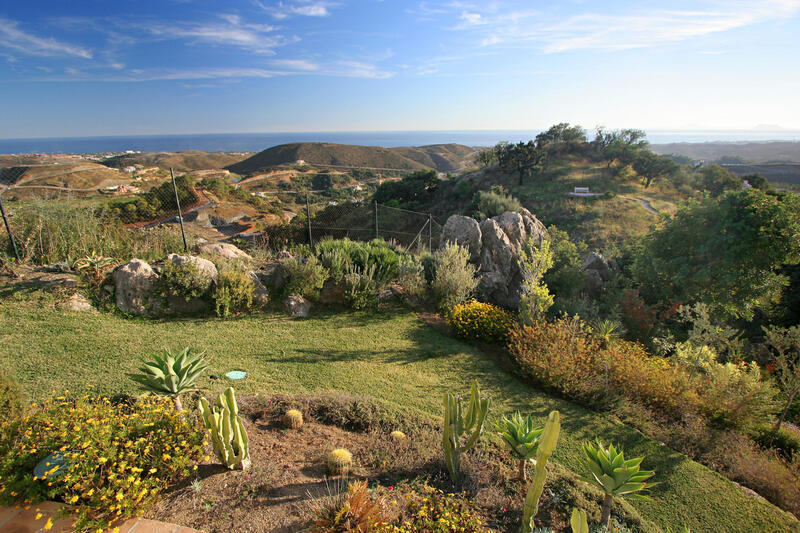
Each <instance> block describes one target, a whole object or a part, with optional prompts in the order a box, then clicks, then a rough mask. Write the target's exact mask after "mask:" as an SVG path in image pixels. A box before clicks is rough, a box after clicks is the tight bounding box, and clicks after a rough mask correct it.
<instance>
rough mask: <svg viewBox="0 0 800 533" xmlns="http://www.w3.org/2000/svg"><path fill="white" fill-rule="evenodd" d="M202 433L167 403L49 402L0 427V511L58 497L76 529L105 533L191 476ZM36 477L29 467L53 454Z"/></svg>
mask: <svg viewBox="0 0 800 533" xmlns="http://www.w3.org/2000/svg"><path fill="white" fill-rule="evenodd" d="M203 440H204V432H203V431H202V428H201V427H200V426H199V425H198V424H197V421H196V420H195V419H188V418H187V419H182V418H181V417H180V416H179V415H178V414H177V413H176V411H175V409H174V407H173V405H172V402H171V400H169V399H165V398H149V399H143V400H135V401H123V402H112V401H111V400H109V399H108V398H105V397H100V398H92V397H88V396H83V397H70V396H67V393H65V395H63V396H58V397H56V398H54V399H51V400H48V401H46V402H44V403H43V404H41V405H39V406H37V407H36V408H34V409H32V410H31V411H30V412H29V413H28V414H27V415H26V416H24V417H17V418H15V419H13V420H11V421H8V422H4V423H2V424H0V506H3V505H10V504H23V505H29V504H33V503H36V502H38V501H41V500H61V501H63V502H65V503H67V504H69V505H71V506H72V509H73V510H72V512H73V514H74V517H75V519H76V527H77V528H78V529H79V530H84V531H86V530H90V531H95V530H97V529H104V528H106V527H108V526H109V524H111V523H112V522H113V521H115V520H117V519H118V518H124V517H129V516H138V515H141V514H142V512H143V510H144V507H145V506H146V505H147V504H148V503H149V502H151V501H152V500H153V499H154V498H155V497H156V496H157V495H158V493H159V492H160V491H162V490H164V489H165V488H166V487H167V486H168V485H169V484H170V483H174V482H175V481H177V480H179V479H181V478H184V477H186V476H188V475H189V473H190V472H191V470H192V469H193V468H196V466H195V465H194V463H195V462H196V461H197V460H198V459H199V458H200V456H201V455H202V451H203V446H204V442H203ZM54 453H55V454H57V457H60V460H57V459H54V460H53V464H52V465H51V464H49V463H45V471H44V472H43V473H40V475H39V477H38V478H37V477H36V475H35V474H34V468H35V467H36V466H37V465H38V464H39V463H40V462H41V461H43V460H45V459H47V458H48V457H50V455H51V454H54Z"/></svg>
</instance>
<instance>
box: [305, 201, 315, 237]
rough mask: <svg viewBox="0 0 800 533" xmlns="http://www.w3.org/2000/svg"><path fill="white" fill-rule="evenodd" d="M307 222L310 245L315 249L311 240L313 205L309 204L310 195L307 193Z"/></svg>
mask: <svg viewBox="0 0 800 533" xmlns="http://www.w3.org/2000/svg"><path fill="white" fill-rule="evenodd" d="M306 221H307V224H308V245H309V246H310V247H312V248H313V247H314V241H313V240H312V238H311V204H310V203H309V202H308V193H306Z"/></svg>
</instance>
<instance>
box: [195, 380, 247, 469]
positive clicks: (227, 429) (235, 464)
mask: <svg viewBox="0 0 800 533" xmlns="http://www.w3.org/2000/svg"><path fill="white" fill-rule="evenodd" d="M217 404H218V405H215V406H213V407H210V406H209V405H208V401H206V399H205V398H200V414H201V415H202V417H203V424H205V426H206V429H208V430H209V431H210V432H211V442H212V444H213V446H214V453H215V454H216V455H217V457H218V458H219V460H220V461H221V462H222V464H224V465H225V466H227V467H228V468H230V469H234V468H241V469H242V470H247V469H248V468H249V467H250V448H249V447H248V443H247V432H246V431H245V429H244V424H242V419H241V418H239V407H238V406H237V405H236V395H235V393H234V392H233V387H228V389H227V390H226V391H225V392H223V393H222V394H220V395H219V398H218V399H217Z"/></svg>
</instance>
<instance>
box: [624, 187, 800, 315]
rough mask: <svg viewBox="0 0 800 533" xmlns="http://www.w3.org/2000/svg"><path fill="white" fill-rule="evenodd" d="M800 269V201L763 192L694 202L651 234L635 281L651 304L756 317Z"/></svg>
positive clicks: (643, 247)
mask: <svg viewBox="0 0 800 533" xmlns="http://www.w3.org/2000/svg"><path fill="white" fill-rule="evenodd" d="M797 262H800V197H799V196H797V195H785V196H783V197H776V196H772V195H768V194H766V193H764V192H763V191H759V190H757V189H748V190H745V191H736V192H727V193H725V194H723V195H722V196H720V197H718V198H707V199H705V200H703V201H702V202H697V201H690V202H689V203H688V204H687V205H686V206H685V207H683V208H681V209H680V210H679V211H678V212H677V213H676V214H675V215H674V216H673V217H672V218H671V219H666V220H665V221H664V222H663V223H662V225H661V227H659V228H658V229H656V230H654V231H653V232H651V233H650V234H649V235H647V236H646V237H645V238H644V239H643V241H642V243H641V246H639V248H638V250H637V251H636V255H635V258H634V264H633V276H634V279H635V281H637V282H638V283H639V284H640V285H641V289H642V293H643V294H644V295H645V296H646V298H647V299H648V300H649V301H650V302H670V301H671V302H673V303H675V304H691V303H694V302H705V303H707V304H708V305H709V307H710V309H711V312H712V313H715V312H720V313H722V314H723V315H724V316H733V317H751V316H752V315H753V311H754V308H755V307H756V306H757V305H758V303H759V302H761V301H764V300H765V299H768V298H773V297H774V296H775V295H776V294H778V292H779V291H780V289H781V288H782V287H783V285H784V284H785V276H783V275H782V274H781V268H782V267H783V265H785V264H795V263H797Z"/></svg>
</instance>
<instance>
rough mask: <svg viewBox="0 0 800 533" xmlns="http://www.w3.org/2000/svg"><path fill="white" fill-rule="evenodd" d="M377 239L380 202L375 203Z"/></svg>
mask: <svg viewBox="0 0 800 533" xmlns="http://www.w3.org/2000/svg"><path fill="white" fill-rule="evenodd" d="M375 238H376V239H377V238H378V202H377V201H376V202H375Z"/></svg>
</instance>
